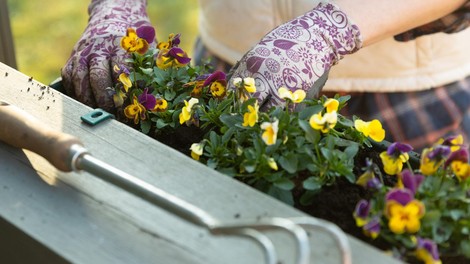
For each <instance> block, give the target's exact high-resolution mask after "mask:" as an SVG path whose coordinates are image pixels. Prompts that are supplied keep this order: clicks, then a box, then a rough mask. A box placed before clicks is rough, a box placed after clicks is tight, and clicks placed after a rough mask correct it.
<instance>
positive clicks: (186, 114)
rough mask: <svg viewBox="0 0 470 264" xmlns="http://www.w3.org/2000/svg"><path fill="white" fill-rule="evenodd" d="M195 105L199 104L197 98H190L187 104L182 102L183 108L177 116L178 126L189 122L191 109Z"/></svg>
mask: <svg viewBox="0 0 470 264" xmlns="http://www.w3.org/2000/svg"><path fill="white" fill-rule="evenodd" d="M197 103H199V100H198V99H197V98H191V99H189V102H188V101H186V100H184V106H183V108H182V110H181V113H180V115H179V119H180V124H183V123H184V122H186V121H189V120H190V119H191V117H192V111H193V107H194V105H196V104H197Z"/></svg>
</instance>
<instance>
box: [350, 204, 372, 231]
mask: <svg viewBox="0 0 470 264" xmlns="http://www.w3.org/2000/svg"><path fill="white" fill-rule="evenodd" d="M369 213H370V203H369V202H368V201H366V200H364V199H361V200H359V202H358V203H357V204H356V208H355V209H354V212H353V217H354V219H355V220H356V226H358V227H363V226H364V225H366V224H367V221H368V220H367V219H368V218H369Z"/></svg>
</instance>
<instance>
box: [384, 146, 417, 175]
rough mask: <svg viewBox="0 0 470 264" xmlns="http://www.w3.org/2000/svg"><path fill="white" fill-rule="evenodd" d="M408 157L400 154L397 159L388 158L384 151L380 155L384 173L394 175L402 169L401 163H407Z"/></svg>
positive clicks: (405, 154)
mask: <svg viewBox="0 0 470 264" xmlns="http://www.w3.org/2000/svg"><path fill="white" fill-rule="evenodd" d="M409 158H410V156H409V155H408V153H402V154H400V155H399V156H398V157H393V156H389V155H388V154H387V152H386V151H384V152H382V153H380V159H381V160H382V163H383V165H384V171H385V173H387V174H388V175H396V174H397V173H399V172H401V170H402V169H403V163H405V162H407V161H408V159H409Z"/></svg>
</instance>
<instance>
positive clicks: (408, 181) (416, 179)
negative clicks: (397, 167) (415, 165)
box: [398, 169, 424, 195]
mask: <svg viewBox="0 0 470 264" xmlns="http://www.w3.org/2000/svg"><path fill="white" fill-rule="evenodd" d="M423 180H424V176H423V175H421V174H414V173H413V172H411V171H410V170H408V169H404V170H403V171H402V172H401V173H398V186H399V187H402V188H406V189H408V190H410V191H411V192H412V193H413V195H414V194H415V193H416V191H417V190H418V188H419V186H420V185H421V183H422V182H423Z"/></svg>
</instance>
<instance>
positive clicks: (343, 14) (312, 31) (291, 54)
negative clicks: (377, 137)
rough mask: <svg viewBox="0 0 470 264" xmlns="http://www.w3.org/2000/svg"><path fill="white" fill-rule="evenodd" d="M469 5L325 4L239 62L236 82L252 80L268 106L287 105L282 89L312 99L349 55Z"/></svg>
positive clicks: (419, 1) (404, 1) (407, 1)
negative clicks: (293, 91) (332, 71)
mask: <svg viewBox="0 0 470 264" xmlns="http://www.w3.org/2000/svg"><path fill="white" fill-rule="evenodd" d="M465 2H467V1H465V0H446V1H442V0H393V1H386V0H382V1H379V0H374V1H371V0H337V1H335V2H334V3H333V2H323V3H320V4H319V5H318V6H317V7H315V8H314V9H312V10H311V11H308V12H307V13H305V14H304V15H301V16H299V17H297V18H295V19H293V20H291V21H288V22H286V23H284V24H282V25H280V26H278V27H276V28H275V29H273V30H272V31H271V32H269V33H268V34H266V35H265V36H264V37H263V38H262V39H261V41H260V42H259V43H258V44H257V45H255V46H254V47H253V48H252V49H251V50H249V51H248V52H247V53H246V54H245V55H244V57H243V58H242V59H241V60H240V61H239V63H238V65H237V66H236V68H235V69H234V70H233V74H232V78H236V77H241V78H244V77H252V78H254V79H255V82H256V86H257V89H258V90H257V93H256V94H255V96H256V97H257V98H258V100H259V101H261V102H264V101H266V102H267V103H266V107H270V106H273V105H277V104H280V103H282V102H283V100H282V99H281V98H280V97H279V95H278V92H277V91H278V89H279V88H280V87H286V88H288V89H290V90H296V89H303V90H305V91H306V92H307V94H308V95H309V96H315V95H316V94H318V92H319V91H320V89H321V88H322V86H321V85H318V84H317V83H316V81H317V80H318V79H319V78H320V77H322V76H324V75H325V74H327V73H328V71H329V70H330V68H331V67H332V66H333V65H335V64H336V63H338V62H339V61H340V60H341V59H342V58H343V57H344V56H345V55H348V54H351V53H354V52H356V51H357V50H359V49H360V48H361V47H362V46H364V45H370V44H372V43H374V42H377V41H379V40H382V39H384V38H389V37H392V36H395V35H396V34H398V33H401V32H404V31H406V30H409V29H412V28H415V27H418V26H421V25H423V24H426V23H428V22H430V21H434V20H436V19H439V18H441V17H443V16H445V15H447V14H449V13H451V12H452V11H454V10H456V9H458V8H459V7H460V6H462V5H463V4H464V3H465ZM374 59H380V58H374ZM322 79H325V78H322ZM230 83H231V81H229V84H230ZM266 98H267V99H269V100H266ZM264 109H266V108H264Z"/></svg>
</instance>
